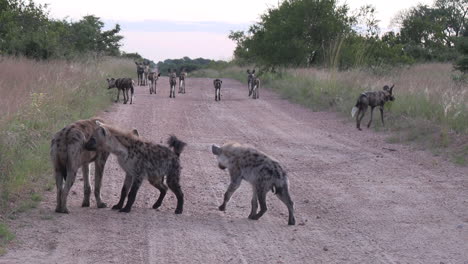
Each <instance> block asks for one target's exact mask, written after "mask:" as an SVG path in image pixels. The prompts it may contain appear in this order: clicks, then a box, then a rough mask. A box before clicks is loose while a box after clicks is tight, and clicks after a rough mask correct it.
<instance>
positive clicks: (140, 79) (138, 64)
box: [135, 61, 145, 86]
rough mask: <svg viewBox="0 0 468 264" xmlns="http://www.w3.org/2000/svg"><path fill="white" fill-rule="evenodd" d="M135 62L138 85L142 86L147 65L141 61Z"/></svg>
mask: <svg viewBox="0 0 468 264" xmlns="http://www.w3.org/2000/svg"><path fill="white" fill-rule="evenodd" d="M135 64H136V67H137V76H138V79H137V84H138V86H140V85H143V75H144V73H145V66H144V65H143V63H141V62H136V61H135Z"/></svg>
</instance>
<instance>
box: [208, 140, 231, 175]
mask: <svg viewBox="0 0 468 264" xmlns="http://www.w3.org/2000/svg"><path fill="white" fill-rule="evenodd" d="M211 152H213V154H214V155H215V156H216V158H217V159H218V167H219V168H220V169H222V170H225V169H226V168H228V167H229V159H228V157H227V156H226V153H223V148H222V147H218V146H216V145H212V146H211Z"/></svg>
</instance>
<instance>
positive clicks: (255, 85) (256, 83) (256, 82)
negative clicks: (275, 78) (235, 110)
mask: <svg viewBox="0 0 468 264" xmlns="http://www.w3.org/2000/svg"><path fill="white" fill-rule="evenodd" d="M251 85H252V99H258V98H259V97H260V79H258V77H256V76H255V77H254V78H253V80H252V84H251Z"/></svg>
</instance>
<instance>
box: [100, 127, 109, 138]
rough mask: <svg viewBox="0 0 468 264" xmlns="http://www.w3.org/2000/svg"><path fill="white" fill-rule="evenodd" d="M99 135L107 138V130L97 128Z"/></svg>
mask: <svg viewBox="0 0 468 264" xmlns="http://www.w3.org/2000/svg"><path fill="white" fill-rule="evenodd" d="M98 129H99V130H98V131H99V134H101V135H102V136H103V137H105V136H107V130H106V128H105V127H99V128H98Z"/></svg>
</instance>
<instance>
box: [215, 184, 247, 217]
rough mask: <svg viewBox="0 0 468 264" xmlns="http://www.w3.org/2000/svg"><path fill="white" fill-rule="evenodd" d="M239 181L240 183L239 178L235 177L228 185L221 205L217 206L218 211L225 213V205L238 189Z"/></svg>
mask: <svg viewBox="0 0 468 264" xmlns="http://www.w3.org/2000/svg"><path fill="white" fill-rule="evenodd" d="M241 181H242V178H241V177H237V178H236V179H235V180H232V181H231V184H229V187H228V189H227V190H226V192H225V193H224V200H223V204H221V205H220V206H219V210H220V211H226V205H227V203H228V202H229V200H230V199H231V196H232V195H233V194H234V192H235V191H236V190H237V189H238V188H239V186H240V184H241Z"/></svg>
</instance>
